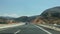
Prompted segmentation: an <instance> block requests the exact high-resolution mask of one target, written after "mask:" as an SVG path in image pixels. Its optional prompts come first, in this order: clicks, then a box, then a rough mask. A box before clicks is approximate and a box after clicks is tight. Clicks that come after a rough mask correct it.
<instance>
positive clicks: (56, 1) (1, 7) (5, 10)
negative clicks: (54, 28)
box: [0, 0, 60, 17]
mask: <svg viewBox="0 0 60 34" xmlns="http://www.w3.org/2000/svg"><path fill="white" fill-rule="evenodd" d="M55 6H60V0H0V16H1V15H2V16H12V17H18V16H33V15H39V14H41V13H42V12H43V11H44V10H46V9H48V8H51V7H55Z"/></svg>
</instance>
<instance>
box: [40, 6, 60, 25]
mask: <svg viewBox="0 0 60 34" xmlns="http://www.w3.org/2000/svg"><path fill="white" fill-rule="evenodd" d="M41 16H42V17H43V18H44V19H45V21H46V22H48V23H49V24H54V23H57V24H60V6H57V7H53V8H49V9H47V10H45V11H44V12H43V13H42V14H41Z"/></svg>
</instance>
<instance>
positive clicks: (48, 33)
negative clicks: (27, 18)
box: [35, 25, 52, 34]
mask: <svg viewBox="0 0 60 34" xmlns="http://www.w3.org/2000/svg"><path fill="white" fill-rule="evenodd" d="M35 26H36V27H38V28H39V29H41V30H43V31H45V32H46V33H47V34H52V33H51V32H49V31H47V30H45V29H43V28H42V27H40V26H37V25H35Z"/></svg>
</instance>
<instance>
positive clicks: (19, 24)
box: [0, 23, 25, 29]
mask: <svg viewBox="0 0 60 34" xmlns="http://www.w3.org/2000/svg"><path fill="white" fill-rule="evenodd" d="M24 24H25V23H15V24H6V25H5V24H4V25H1V26H0V29H3V28H9V27H16V26H21V25H24Z"/></svg>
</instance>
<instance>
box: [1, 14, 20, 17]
mask: <svg viewBox="0 0 60 34" xmlns="http://www.w3.org/2000/svg"><path fill="white" fill-rule="evenodd" d="M0 16H9V17H19V15H17V14H3V15H0Z"/></svg>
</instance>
